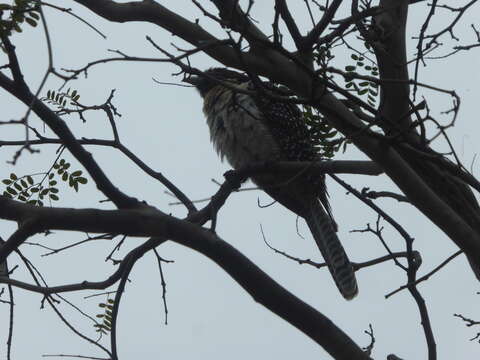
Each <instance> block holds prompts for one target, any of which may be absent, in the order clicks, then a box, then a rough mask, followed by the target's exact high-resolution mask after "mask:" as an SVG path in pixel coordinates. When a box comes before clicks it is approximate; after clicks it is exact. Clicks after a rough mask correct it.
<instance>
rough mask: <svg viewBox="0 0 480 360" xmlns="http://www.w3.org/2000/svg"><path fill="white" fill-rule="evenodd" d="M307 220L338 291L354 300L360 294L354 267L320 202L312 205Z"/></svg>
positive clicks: (348, 298)
mask: <svg viewBox="0 0 480 360" xmlns="http://www.w3.org/2000/svg"><path fill="white" fill-rule="evenodd" d="M305 220H306V222H307V224H308V227H309V228H310V231H311V232H312V235H313V237H314V239H315V242H316V243H317V246H318V248H319V249H320V252H321V253H322V256H323V257H324V259H325V262H326V263H327V265H328V269H329V270H330V273H331V274H332V277H333V280H334V281H335V284H336V285H337V287H338V290H339V291H340V293H341V294H342V295H343V297H344V298H345V299H347V300H351V299H353V298H354V297H355V295H357V293H358V287H357V280H356V279H355V272H354V270H353V266H352V264H351V263H350V260H348V257H347V254H346V253H345V250H344V249H343V246H342V244H341V243H340V240H339V239H338V237H337V234H336V232H335V229H334V225H333V223H332V219H331V217H330V216H329V215H328V214H327V212H326V211H325V210H324V209H323V207H322V205H321V204H320V202H319V201H318V200H317V201H315V202H313V203H312V204H311V206H310V212H309V214H308V215H307V217H306V218H305Z"/></svg>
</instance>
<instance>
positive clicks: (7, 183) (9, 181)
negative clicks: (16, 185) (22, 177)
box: [2, 179, 12, 185]
mask: <svg viewBox="0 0 480 360" xmlns="http://www.w3.org/2000/svg"><path fill="white" fill-rule="evenodd" d="M2 182H3V183H4V184H5V185H10V184H11V183H12V180H8V179H3V180H2Z"/></svg>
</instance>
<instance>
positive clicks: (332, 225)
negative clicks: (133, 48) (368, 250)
mask: <svg viewBox="0 0 480 360" xmlns="http://www.w3.org/2000/svg"><path fill="white" fill-rule="evenodd" d="M184 81H186V82H187V83H190V84H192V85H193V86H194V87H195V88H196V89H197V90H198V92H199V94H200V96H201V97H202V98H203V112H204V115H205V117H206V122H207V124H208V127H209V130H210V139H211V141H212V143H213V146H214V148H215V149H216V151H217V153H218V154H219V156H220V158H221V160H223V159H225V158H226V159H227V161H228V162H229V163H230V165H231V166H232V167H233V168H234V169H237V170H238V169H242V168H243V169H244V168H248V166H249V165H252V164H254V163H256V164H259V163H260V164H261V163H265V164H267V163H274V162H276V161H309V162H314V161H318V160H321V157H320V156H319V154H318V151H317V150H316V149H315V146H314V143H313V141H312V139H311V136H310V132H309V128H308V126H307V125H306V123H305V121H304V119H303V118H302V113H301V111H300V109H299V108H298V107H297V106H296V105H295V104H293V103H292V102H288V101H285V100H283V98H281V99H280V100H278V99H276V98H275V97H272V96H268V95H266V93H265V91H259V90H258V89H259V87H258V83H257V82H255V83H254V82H253V81H251V79H250V77H249V76H247V75H245V74H243V73H240V72H237V71H233V70H229V69H226V68H210V69H208V70H206V71H204V72H203V73H202V74H201V75H190V76H189V77H188V78H186V79H185V80H184ZM262 87H264V88H267V89H272V90H273V89H274V85H273V84H272V83H270V82H262ZM251 180H252V181H253V182H254V183H255V184H256V185H257V186H258V187H259V188H260V189H262V190H263V191H264V192H266V193H267V194H268V195H269V196H270V197H272V198H273V199H274V200H275V201H276V202H278V203H280V204H281V205H283V206H285V207H286V208H288V209H289V210H291V211H292V212H294V213H295V214H297V215H298V216H300V217H302V218H304V219H305V221H306V223H307V225H308V227H309V228H310V231H311V233H312V235H313V238H314V240H315V242H316V244H317V246H318V248H319V250H320V252H321V254H322V256H323V258H324V259H325V262H326V264H327V266H328V269H329V271H330V273H331V275H332V277H333V280H334V281H335V284H336V286H337V288H338V289H339V291H340V293H341V294H342V296H343V297H344V298H345V299H347V300H351V299H353V298H354V297H355V296H356V295H357V293H358V286H357V281H356V279H355V271H354V268H353V266H352V264H351V262H350V261H349V259H348V256H347V254H346V253H345V250H344V249H343V246H342V244H341V243H340V240H339V239H338V237H337V234H336V232H337V224H336V222H335V220H334V218H333V216H332V212H331V209H330V204H329V201H328V194H327V190H326V184H325V175H323V174H321V175H319V174H318V173H316V174H312V173H311V172H309V171H308V169H307V170H306V171H303V172H301V173H299V174H296V175H293V176H292V174H285V173H273V172H272V173H265V172H262V173H258V174H254V175H252V176H251Z"/></svg>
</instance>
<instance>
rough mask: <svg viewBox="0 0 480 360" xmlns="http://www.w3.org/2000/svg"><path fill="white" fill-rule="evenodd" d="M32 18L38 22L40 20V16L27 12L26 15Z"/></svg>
mask: <svg viewBox="0 0 480 360" xmlns="http://www.w3.org/2000/svg"><path fill="white" fill-rule="evenodd" d="M28 14H29V15H30V16H31V17H32V18H34V19H35V20H39V19H40V15H38V14H37V13H36V12H33V11H31V12H29V13H28Z"/></svg>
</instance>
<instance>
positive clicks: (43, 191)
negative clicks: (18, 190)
mask: <svg viewBox="0 0 480 360" xmlns="http://www.w3.org/2000/svg"><path fill="white" fill-rule="evenodd" d="M49 191H50V189H43V190H42V191H41V192H40V196H44V195H47V194H48V192H49Z"/></svg>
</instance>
